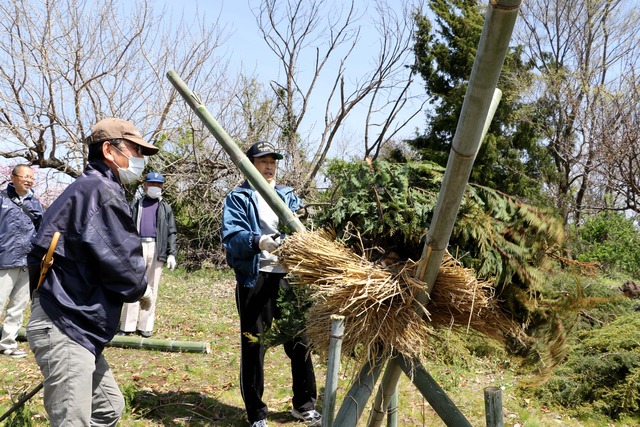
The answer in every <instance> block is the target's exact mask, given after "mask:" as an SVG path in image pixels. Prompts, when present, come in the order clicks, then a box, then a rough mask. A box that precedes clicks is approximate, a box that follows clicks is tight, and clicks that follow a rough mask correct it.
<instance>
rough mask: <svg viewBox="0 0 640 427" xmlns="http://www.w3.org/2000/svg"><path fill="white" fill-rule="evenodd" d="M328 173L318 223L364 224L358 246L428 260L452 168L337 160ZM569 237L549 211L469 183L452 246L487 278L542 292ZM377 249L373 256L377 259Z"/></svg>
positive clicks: (500, 287) (341, 227)
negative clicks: (431, 231) (426, 248)
mask: <svg viewBox="0 0 640 427" xmlns="http://www.w3.org/2000/svg"><path fill="white" fill-rule="evenodd" d="M327 175H328V177H329V179H330V180H331V181H332V182H333V183H334V188H333V191H332V192H331V193H330V194H328V195H327V196H326V197H327V199H328V200H326V209H323V210H322V212H320V213H319V215H318V216H317V217H316V218H315V221H316V223H317V225H318V226H321V227H331V228H333V229H335V230H337V233H338V237H339V238H340V239H342V240H343V241H347V242H349V236H347V235H345V234H347V233H346V230H350V229H352V228H353V227H355V229H357V230H358V232H359V236H358V239H361V240H362V242H359V241H355V240H352V241H351V243H352V244H353V245H354V246H358V245H361V246H362V247H373V248H378V252H379V257H383V256H388V255H389V253H391V252H394V253H396V254H397V255H398V256H399V257H400V258H402V259H408V258H411V259H414V260H417V259H419V258H420V255H421V253H422V247H423V245H424V237H425V236H426V233H427V231H428V228H429V225H430V221H431V217H432V213H433V210H434V208H435V206H436V203H437V199H438V193H439V191H440V187H441V184H442V179H443V177H444V169H443V168H442V167H440V166H438V165H436V164H435V163H431V162H407V163H389V162H386V161H381V160H380V161H374V162H372V163H371V164H367V163H364V162H353V163H349V162H344V161H340V160H337V161H334V162H333V163H332V164H331V165H330V166H329V168H328V171H327ZM563 241H564V228H563V225H562V222H561V221H560V220H559V219H558V218H557V217H555V216H554V215H553V212H552V211H550V210H547V209H541V208H538V207H535V206H532V205H528V204H526V203H523V202H521V201H519V200H517V199H515V198H513V197H510V196H508V195H506V194H503V193H500V192H498V191H496V190H493V189H491V188H488V187H483V186H478V185H473V184H468V185H467V190H466V192H465V195H464V199H463V201H462V204H461V206H460V211H459V214H458V218H457V220H456V223H455V226H454V229H453V234H452V236H451V241H450V245H449V250H450V252H451V253H452V254H454V255H455V256H456V257H457V258H459V259H460V260H461V261H462V262H463V263H464V265H465V267H469V268H473V269H474V270H475V271H476V273H477V275H478V276H479V277H482V278H485V279H488V280H492V281H494V282H495V284H496V288H497V289H498V290H499V291H502V290H503V289H504V288H505V286H511V285H516V286H518V287H519V288H521V289H526V290H527V291H529V292H530V293H531V294H533V293H535V292H536V290H537V289H538V287H539V286H538V285H539V283H540V281H541V280H543V279H542V276H541V269H544V268H545V267H547V266H548V265H549V263H550V262H551V261H552V257H551V256H550V255H552V254H554V253H555V252H557V251H558V249H559V248H560V246H561V245H562V243H563ZM373 255H375V254H372V256H371V257H372V258H373V257H374V256H373Z"/></svg>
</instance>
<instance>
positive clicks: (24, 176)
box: [11, 173, 34, 181]
mask: <svg viewBox="0 0 640 427" xmlns="http://www.w3.org/2000/svg"><path fill="white" fill-rule="evenodd" d="M11 175H13V176H17V177H18V178H20V179H23V180H25V181H33V180H34V177H33V176H31V175H18V174H16V173H12V174H11Z"/></svg>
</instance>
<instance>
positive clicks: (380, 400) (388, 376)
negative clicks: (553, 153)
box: [367, 89, 502, 427]
mask: <svg viewBox="0 0 640 427" xmlns="http://www.w3.org/2000/svg"><path fill="white" fill-rule="evenodd" d="M501 94H502V92H501V91H500V90H499V89H496V91H495V93H494V96H493V102H492V104H491V109H490V110H489V116H488V117H487V119H486V120H485V126H484V129H483V133H482V138H481V139H484V136H485V135H486V133H487V130H488V129H489V125H490V124H491V120H492V119H493V115H494V114H495V111H496V108H497V107H498V104H499V102H500V98H501ZM445 176H446V172H445ZM443 187H444V184H443ZM440 194H442V190H441V192H440ZM454 220H455V218H454ZM434 226H437V223H436V222H435V218H434V222H432V226H431V228H433V227H434ZM432 253H433V252H431V253H430V254H432ZM430 254H429V255H430ZM443 255H444V250H442V251H441V253H440V255H439V261H438V264H435V261H433V262H432V263H430V264H429V265H428V266H427V269H426V271H430V269H435V268H436V267H437V270H438V271H439V269H440V264H441V263H442V256H443ZM432 259H434V260H436V259H438V257H437V255H436V257H435V258H432ZM423 261H424V258H423V259H421V262H423ZM436 275H437V272H436ZM434 280H435V278H434ZM424 295H427V294H424ZM424 295H421V296H419V299H423V298H424ZM427 297H428V296H427ZM400 373H401V369H400V367H399V366H398V365H397V363H395V361H394V360H393V359H392V360H390V361H389V363H388V364H387V367H386V368H385V372H384V374H383V376H382V381H381V383H380V390H389V387H393V385H394V384H396V383H397V381H398V378H399V377H400ZM425 381H433V379H432V378H430V379H426V380H425ZM396 389H397V387H396ZM433 389H434V387H431V388H428V389H427V390H433ZM380 390H379V391H378V394H377V396H376V401H375V404H374V407H373V408H372V409H371V412H372V413H373V412H374V411H376V410H377V409H376V408H380V407H382V408H386V407H387V406H386V405H388V404H389V402H390V400H391V399H394V398H397V397H394V396H393V395H389V394H388V393H387V394H385V393H381V392H380ZM426 397H427V396H425V398H426ZM454 408H455V409H454ZM446 410H447V411H452V410H455V411H458V412H460V411H459V410H458V409H457V408H456V407H455V405H454V404H453V402H451V404H449V405H448V406H447V407H446ZM460 416H462V414H461V413H460ZM462 417H463V416H462ZM382 418H383V417H382V416H380V415H378V416H376V417H373V416H371V418H370V419H369V424H368V425H367V427H380V425H381V424H382Z"/></svg>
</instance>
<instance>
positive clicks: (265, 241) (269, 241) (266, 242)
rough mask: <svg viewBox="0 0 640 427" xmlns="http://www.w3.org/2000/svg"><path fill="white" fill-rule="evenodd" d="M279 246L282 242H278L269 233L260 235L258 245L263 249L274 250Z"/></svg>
mask: <svg viewBox="0 0 640 427" xmlns="http://www.w3.org/2000/svg"><path fill="white" fill-rule="evenodd" d="M278 246H280V243H279V242H276V241H275V240H274V239H273V237H272V236H270V235H268V234H263V235H262V236H260V240H259V241H258V247H259V248H260V250H263V251H267V252H273V251H275V250H276V249H278Z"/></svg>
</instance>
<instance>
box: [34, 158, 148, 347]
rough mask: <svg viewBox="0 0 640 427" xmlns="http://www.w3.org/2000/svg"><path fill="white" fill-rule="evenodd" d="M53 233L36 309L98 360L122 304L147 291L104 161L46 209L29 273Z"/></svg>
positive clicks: (121, 198) (129, 225) (134, 236)
mask: <svg viewBox="0 0 640 427" xmlns="http://www.w3.org/2000/svg"><path fill="white" fill-rule="evenodd" d="M56 231H59V232H60V239H59V240H58V245H57V246H56V250H55V255H54V261H53V266H52V267H51V269H50V270H49V272H48V273H47V275H46V278H45V280H44V282H43V283H42V286H41V287H40V289H39V291H38V293H39V295H40V305H41V306H42V308H43V310H44V311H45V313H47V315H48V316H49V318H51V321H52V322H53V323H54V324H55V325H56V326H57V327H58V328H59V329H60V330H62V332H63V333H65V334H66V335H67V336H68V337H69V338H71V339H72V340H74V341H75V342H77V343H78V344H80V345H82V346H83V347H85V348H87V349H88V350H89V351H91V352H92V353H93V354H94V355H96V356H97V355H99V354H100V353H102V350H103V349H104V346H105V344H106V343H107V342H109V341H111V339H112V338H113V336H114V335H115V333H116V329H117V327H118V323H119V321H120V312H121V310H122V305H123V303H125V302H134V301H137V300H138V299H140V297H141V296H142V295H144V292H145V290H146V288H147V278H146V276H145V268H146V267H145V263H144V259H143V258H142V245H141V243H140V237H139V235H138V231H137V230H136V227H135V225H134V224H133V220H132V219H131V215H130V213H129V206H128V204H127V201H126V199H125V194H124V190H123V188H122V186H121V185H120V182H119V181H118V179H117V178H116V176H115V175H114V174H113V172H112V171H111V169H109V166H108V165H107V164H106V163H105V162H103V161H92V162H90V163H89V164H88V165H87V169H86V170H85V172H84V173H83V174H82V176H80V177H79V178H78V179H77V180H76V181H75V182H73V183H72V184H71V185H69V187H67V188H66V190H65V191H64V192H63V193H62V194H61V195H60V197H58V198H57V199H56V200H55V202H53V204H52V205H51V207H49V209H47V211H46V212H45V214H44V216H43V218H42V224H41V225H40V229H39V230H38V233H37V234H36V236H35V237H34V239H33V241H32V243H33V249H32V250H31V252H30V253H29V255H28V261H29V265H30V267H31V266H32V265H34V264H37V265H39V264H40V260H41V259H42V256H43V255H44V253H45V252H46V250H47V248H48V247H49V243H50V242H51V238H52V236H53V233H54V232H56ZM30 269H31V268H30Z"/></svg>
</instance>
